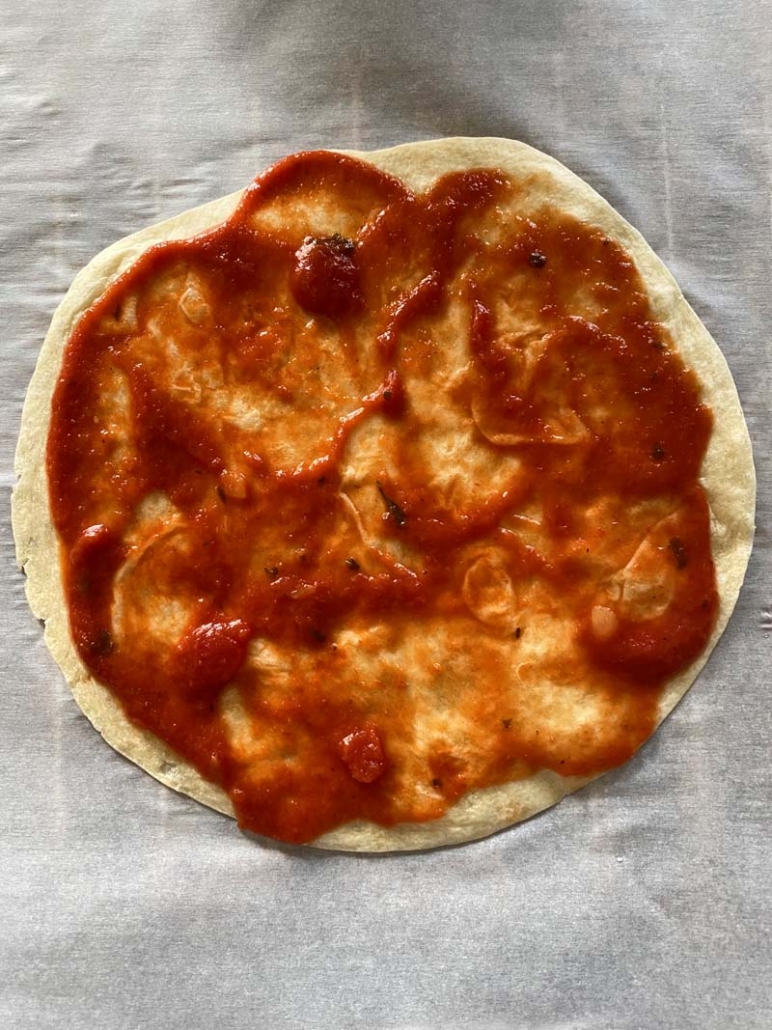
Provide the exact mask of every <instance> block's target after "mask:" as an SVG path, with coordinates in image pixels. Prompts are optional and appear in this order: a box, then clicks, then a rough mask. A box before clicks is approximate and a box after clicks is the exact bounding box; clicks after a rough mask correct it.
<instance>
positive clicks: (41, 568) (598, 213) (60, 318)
mask: <svg viewBox="0 0 772 1030" xmlns="http://www.w3.org/2000/svg"><path fill="white" fill-rule="evenodd" d="M349 153H351V154H352V156H355V157H359V158H361V159H363V160H366V161H369V162H371V163H372V164H374V165H377V166H378V167H379V168H381V169H383V170H385V171H388V172H390V173H391V174H393V175H396V176H397V177H399V178H401V179H402V180H403V181H405V182H406V183H407V184H408V185H409V186H410V187H411V188H413V189H415V190H423V189H426V188H427V187H428V186H429V185H430V184H431V183H432V182H433V181H434V180H435V179H436V178H437V177H439V176H440V175H442V174H445V173H446V172H449V171H454V170H460V169H463V168H470V167H498V168H500V169H501V170H502V171H504V172H505V173H510V174H516V175H527V174H528V173H529V172H541V173H544V172H548V173H549V176H550V191H549V197H550V199H551V201H552V202H553V203H555V204H557V205H558V206H560V207H562V208H563V209H564V210H567V211H570V212H571V213H572V214H573V215H575V216H576V217H578V218H581V219H583V220H585V221H586V222H588V223H591V224H594V225H597V226H598V227H599V228H601V229H602V230H603V231H604V232H606V233H607V234H608V235H609V236H611V237H612V238H614V239H616V240H618V241H619V242H620V243H621V244H622V246H623V247H624V248H625V249H626V250H627V251H628V253H630V254H631V256H632V257H633V259H634V260H635V263H636V265H637V267H638V269H639V271H640V273H641V275H642V277H643V279H644V281H645V283H646V285H647V288H648V291H649V297H650V301H651V303H652V306H653V309H654V311H655V314H656V315H657V317H658V318H659V320H660V321H661V322H662V323H663V324H664V325H665V326H666V328H667V329H668V331H669V332H670V334H671V336H672V337H673V339H674V340H675V341H677V343H678V348H679V351H680V353H681V354H682V356H683V358H684V360H685V362H686V364H687V365H689V366H690V367H691V368H693V369H694V371H695V372H696V373H697V375H698V376H699V378H700V380H701V382H702V384H703V387H704V389H705V394H706V399H707V401H708V403H709V404H710V406H711V408H712V410H713V413H714V423H715V424H714V430H713V435H712V438H711V442H710V445H709V448H708V452H707V455H706V458H705V462H704V465H703V470H702V477H701V481H702V483H703V486H704V487H705V489H706V492H707V495H708V499H709V503H710V508H711V516H712V517H711V544H712V548H713V557H714V561H715V565H716V576H717V584H718V592H719V598H720V608H719V616H718V620H717V624H716V627H715V629H714V631H713V634H712V636H711V639H710V641H709V643H708V646H707V647H706V649H705V651H704V653H703V654H702V655H701V656H700V658H699V659H698V660H697V661H696V662H695V663H694V664H693V665H692V666H690V667H689V668H688V669H686V670H685V671H684V672H682V673H681V674H680V675H679V676H677V677H675V678H674V679H673V680H672V681H671V683H670V684H669V685H668V687H667V688H666V690H665V693H664V695H663V698H662V702H661V708H660V722H661V721H662V719H664V718H665V717H666V716H667V714H668V713H669V712H670V711H671V710H672V709H673V708H674V707H675V705H676V704H677V703H678V701H679V700H680V699H681V698H682V697H683V695H684V694H685V693H686V691H687V690H688V689H689V687H690V686H691V684H692V683H693V681H694V679H695V678H696V676H697V674H698V673H699V671H700V669H701V668H702V667H703V665H704V664H705V662H706V661H707V659H708V657H709V655H710V652H711V651H712V649H713V647H714V646H715V645H716V643H717V642H718V639H719V638H720V636H721V634H722V632H723V630H724V628H725V626H726V624H727V622H728V620H729V617H730V615H731V613H732V611H733V609H734V607H735V604H736V601H737V597H738V594H739V591H740V587H741V585H742V581H743V578H744V576H745V570H746V567H747V563H748V558H749V556H750V551H751V547H752V542H753V531H754V511H755V490H756V481H755V470H754V466H753V458H752V451H751V443H750V437H749V435H748V430H747V427H746V424H745V420H744V417H743V414H742V409H741V406H740V401H739V397H738V395H737V390H736V387H735V384H734V381H733V380H732V376H731V373H730V371H729V368H728V366H727V363H726V360H725V358H724V356H723V354H722V353H721V351H720V350H719V348H718V346H717V345H716V343H715V342H714V340H713V339H712V337H711V336H710V334H709V333H708V331H707V330H706V329H705V327H704V326H703V325H702V323H701V322H700V320H699V318H698V317H697V315H696V314H695V313H694V311H693V310H692V308H691V307H690V306H689V304H688V303H687V301H686V300H685V298H684V297H683V294H682V293H681V291H680V289H679V287H678V285H677V284H676V282H675V280H674V279H673V277H672V275H671V274H670V272H669V271H668V270H667V269H666V267H665V266H664V264H663V263H662V262H661V261H660V260H659V258H658V257H657V256H656V255H655V254H654V252H653V251H652V250H651V248H650V247H649V245H648V244H647V243H646V242H645V240H644V239H643V237H642V236H641V235H640V233H638V232H637V230H635V229H634V228H633V227H632V226H631V225H629V224H628V223H627V222H626V221H625V219H624V218H622V216H621V215H620V214H618V213H617V212H616V211H615V210H614V209H613V208H612V207H611V206H610V205H609V204H608V203H607V202H606V201H605V200H604V199H603V198H602V197H600V195H599V194H597V193H596V192H595V191H594V190H593V189H592V187H590V186H589V185H588V184H587V183H585V182H584V181H583V180H582V179H580V178H579V177H578V176H576V175H574V174H573V173H572V172H570V171H569V170H568V169H567V168H565V167H564V166H563V165H561V164H560V163H559V162H557V161H555V160H554V159H553V158H550V157H548V156H547V155H545V154H542V153H540V152H539V151H537V150H534V149H532V148H531V147H528V146H527V145H525V144H523V143H518V142H515V141H512V140H505V139H495V138H482V139H467V138H452V139H444V140H434V141H429V142H425V143H411V144H405V145H403V146H399V147H394V148H391V149H389V150H383V151H377V152H374V153H369V154H367V153H356V152H349ZM241 195H242V194H241V192H239V193H235V194H231V195H230V196H228V197H223V198H221V199H219V200H216V201H213V202H211V203H209V204H205V205H203V206H202V207H198V208H195V209H193V210H191V211H186V212H183V213H182V214H180V215H178V216H176V217H174V218H171V219H168V220H166V221H164V222H161V223H159V224H157V225H154V226H151V227H149V228H147V229H144V230H142V231H141V232H138V233H135V234H133V235H131V236H129V237H126V238H125V239H122V240H119V241H117V242H116V243H114V244H112V245H111V246H110V247H108V248H107V249H106V250H104V251H102V252H101V253H100V254H98V255H97V256H96V257H95V258H94V259H93V260H92V261H91V262H89V264H88V265H87V266H86V267H85V268H84V269H83V270H82V271H81V272H80V273H79V274H78V276H77V277H76V278H75V280H74V282H73V284H72V286H71V287H70V289H69V291H68V292H67V294H66V296H65V297H64V299H63V301H62V303H61V304H60V306H59V308H58V309H57V311H56V313H55V315H54V318H53V321H52V324H51V327H50V329H49V331H48V334H47V336H46V339H45V342H44V344H43V348H42V350H41V353H40V357H39V360H38V363H37V367H36V369H35V373H34V375H33V378H32V380H31V383H30V386H29V390H28V393H27V398H26V401H25V405H24V411H23V415H22V424H21V431H20V436H19V442H18V446H17V451H16V461H15V470H16V475H17V477H18V482H17V485H16V487H15V489H14V494H13V509H12V510H13V531H14V538H15V541H16V549H17V550H16V554H17V561H18V563H19V565H20V567H21V568H22V569H23V570H24V571H25V573H26V577H27V580H26V592H27V597H28V600H29V603H30V607H31V608H32V610H33V612H34V614H35V615H36V616H37V617H38V618H39V619H41V620H42V621H43V622H44V623H45V640H46V644H47V646H48V648H49V650H50V652H51V654H52V655H53V657H54V659H55V660H56V662H57V664H58V665H59V666H60V668H61V669H62V672H63V673H64V676H65V678H66V680H67V682H68V684H69V685H70V688H71V690H72V693H73V695H74V697H75V700H76V701H77V703H78V705H79V706H80V708H81V710H82V711H83V713H84V714H85V715H86V717H87V718H88V719H89V720H90V722H91V723H92V724H93V725H94V727H95V728H96V729H97V730H98V731H99V732H100V733H101V734H102V736H103V737H104V739H105V740H106V741H107V743H109V744H110V745H111V746H112V747H113V748H115V750H117V751H119V752H120V753H121V754H123V755H125V756H126V757H127V758H129V759H130V760H131V761H132V762H134V763H135V764H137V765H139V766H140V767H141V768H142V769H144V770H145V771H146V772H148V773H150V775H151V776H153V777H155V778H156V779H158V780H160V781H161V782H162V783H164V784H166V785H167V786H169V787H172V788H173V789H174V790H177V791H180V792H181V793H184V794H187V795H189V796H190V797H192V798H195V799H196V800H198V801H200V802H202V803H203V804H205V805H207V806H209V807H211V808H214V809H216V810H217V811H220V812H223V813H225V814H227V815H231V816H232V815H233V809H232V806H231V804H230V800H229V798H228V797H227V795H226V794H225V792H224V791H223V790H222V789H221V788H219V787H218V786H216V785H214V784H212V783H209V782H208V781H206V780H204V779H203V778H202V777H201V776H200V775H199V774H198V773H197V772H196V770H195V769H193V768H192V767H191V766H190V765H188V764H187V763H185V762H184V761H182V760H181V759H180V758H179V756H177V755H176V754H175V753H174V752H172V751H171V750H170V749H169V748H168V747H167V746H166V745H165V744H163V743H162V742H161V741H160V740H158V739H157V738H156V737H154V736H153V735H151V734H149V733H146V732H144V731H141V730H138V729H137V728H136V727H135V726H134V725H133V724H132V723H130V722H129V721H128V719H127V718H126V717H125V715H124V714H123V711H122V709H121V707H120V705H119V704H118V703H117V702H116V701H115V700H114V699H113V697H112V695H111V694H110V693H109V691H108V690H107V689H106V688H105V687H103V686H102V685H101V684H99V683H98V682H97V681H95V680H94V679H93V678H92V677H91V676H90V674H89V673H88V671H87V670H86V668H85V667H84V665H83V664H82V662H81V661H80V659H79V657H78V655H77V653H76V650H75V647H74V644H73V642H72V639H71V636H70V632H69V625H68V618H67V609H66V603H65V598H64V593H63V589H62V584H61V580H60V576H59V553H58V541H57V539H56V534H55V531H54V529H53V526H52V524H51V518H50V511H49V502H48V489H47V482H46V475H45V449H46V439H47V436H48V426H49V421H50V402H51V397H52V394H53V390H54V387H55V384H56V381H57V378H58V375H59V370H60V367H61V361H62V355H63V353H64V348H65V346H66V343H67V340H68V339H69V336H70V334H71V332H72V329H73V327H74V325H75V323H76V321H77V319H78V318H79V316H80V315H81V314H82V313H83V312H84V311H85V310H87V309H88V308H89V307H90V306H91V304H93V303H94V301H95V300H96V299H97V298H98V297H99V296H100V295H101V294H102V293H103V292H104V290H105V289H106V288H107V286H108V285H109V283H110V282H111V281H112V280H113V279H114V278H116V277H117V276H118V275H119V274H120V273H121V272H123V271H125V270H126V269H127V268H128V267H129V266H130V265H131V264H132V263H133V262H134V261H135V260H136V259H137V258H138V257H139V255H140V254H141V253H142V252H143V251H144V250H145V249H147V248H148V247H150V246H152V245H154V244H156V243H159V242H163V241H165V240H169V239H175V238H176V239H183V238H188V237H191V236H194V235H197V234H199V233H201V232H203V231H205V230H206V229H209V228H211V227H212V226H214V225H216V224H218V223H219V222H221V221H223V220H224V219H225V218H227V217H228V216H229V215H230V214H231V212H232V211H233V210H234V209H235V207H236V205H237V203H238V201H239V199H240V197H241ZM545 199H546V198H545ZM594 778H596V777H571V778H566V777H561V776H559V775H557V774H555V773H552V772H550V771H544V772H541V773H538V774H537V775H535V776H533V777H531V778H529V779H526V780H520V781H515V782H514V783H510V784H506V785H503V786H497V787H490V788H487V789H485V790H480V791H476V792H473V793H471V794H469V795H467V796H466V797H464V798H463V799H462V800H461V801H460V802H458V803H457V804H456V805H455V806H454V807H453V808H452V809H451V810H450V811H449V812H448V813H446V815H445V816H443V817H442V818H441V819H439V820H437V821H435V822H431V823H421V824H410V825H408V824H402V825H399V826H395V827H391V828H385V827H381V826H377V825H375V824H371V823H365V822H354V823H349V824H347V825H345V826H342V827H339V828H338V829H336V830H334V831H332V832H331V833H328V834H325V835H324V836H323V837H321V838H319V839H318V840H316V841H314V842H313V844H314V845H315V846H317V847H321V848H328V849H337V850H345V851H359V852H379V851H404V850H416V849H421V848H430V847H439V846H442V845H448V844H456V843H461V842H464V841H469V840H474V839H476V838H480V837H484V836H487V835H489V834H491V833H494V832H495V831H497V830H500V829H502V828H504V827H506V826H509V825H511V824H513V823H516V822H520V821H522V820H524V819H527V818H529V817H530V816H532V815H535V814H536V813H537V812H540V811H542V810H543V809H545V808H548V807H550V806H551V805H553V804H555V803H556V802H557V801H559V800H560V799H561V798H562V797H563V796H565V795H566V794H568V793H570V792H572V791H574V790H577V789H578V788H580V787H581V786H583V785H585V784H586V783H588V782H589V781H590V780H591V779H594Z"/></svg>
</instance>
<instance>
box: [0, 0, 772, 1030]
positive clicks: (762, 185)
mask: <svg viewBox="0 0 772 1030" xmlns="http://www.w3.org/2000/svg"><path fill="white" fill-rule="evenodd" d="M770 54H772V6H771V5H770V4H769V3H768V2H758V0H736V2H726V3H722V2H716V3H707V2H703V3H694V2H686V3H680V4H679V3H672V2H671V0H622V2H617V3H612V2H606V3H604V2H598V0H579V2H571V0H566V2H560V3H550V2H547V0H533V2H511V0H476V2H475V0H466V2H464V3H459V4H454V3H443V2H441V0H427V2H424V3H420V2H419V3H414V2H409V0H393V2H388V0H361V2H359V3H349V4H346V3H343V2H316V3H312V2H308V3H306V4H303V3H296V2H277V3H257V2H255V3H249V2H247V0H241V2H237V0H202V2H199V3H195V2H194V0H167V2H166V3H164V4H160V3H153V2H151V0H133V2H132V3H131V4H129V3H126V2H125V0H121V2H118V0H108V2H105V3H99V4H95V3H87V2H86V0H69V2H68V3H66V4H60V3H54V2H53V0H40V2H37V3H34V4H31V3H29V2H28V0H3V5H2V15H1V17H0V326H1V327H2V328H1V331H0V354H1V356H2V404H1V405H0V487H1V496H0V541H2V561H1V563H0V591H1V594H0V604H1V605H2V609H1V611H2V618H3V622H4V633H3V634H2V637H1V638H0V669H1V670H2V690H1V691H0V776H1V777H2V781H1V782H0V790H2V794H1V795H0V797H1V798H2V800H1V801H0V1028H2V1030H6V1028H7V1030H11V1028H13V1030H41V1028H49V1027H51V1028H57V1030H58V1028H72V1030H81V1028H83V1030H86V1028H88V1030H92V1028H97V1027H98V1028H100V1030H135V1028H136V1030H139V1028H142V1030H146V1028H147V1030H156V1028H164V1030H199V1028H201V1030H204V1028H206V1030H210V1028H212V1027H215V1028H217V1030H231V1028H239V1030H240V1028H242V1027H243V1028H252V1027H256V1026H259V1027H267V1028H272V1030H273V1028H276V1030H281V1028H295V1027H314V1028H316V1027H319V1028H325V1030H326V1028H331V1030H332V1028H335V1030H339V1028H347V1027H358V1026H367V1027H369V1028H376V1027H378V1028H380V1027H384V1028H385V1027H389V1028H391V1027H394V1028H425V1027H426V1028H429V1027H431V1028H435V1027H436V1028H443V1030H445V1028H448V1030H450V1028H475V1030H477V1028H479V1030H496V1028H499V1027H501V1028H504V1027H506V1028H510V1027H517V1028H520V1027H522V1028H527V1030H542V1028H545V1030H546V1028H550V1030H551V1028H555V1030H557V1028H566V1030H584V1028H593V1030H595V1028H609V1030H628V1028H630V1030H638V1028H660V1027H661V1028H673V1030H688V1028H695V1030H696V1028H701V1030H702V1028H711V1030H713V1028H715V1030H724V1028H728V1027H738V1028H742V1030H751V1028H759V1030H766V1028H768V1027H770V1026H771V1025H772V941H771V940H770V917H771V916H772V901H771V900H770V899H771V897H772V857H771V856H772V846H771V844H770V831H771V830H772V817H771V816H770V803H771V801H772V775H771V774H770V753H771V750H772V748H771V745H772V706H770V681H772V675H771V674H770V668H771V667H772V661H771V660H770V659H771V658H772V653H771V652H772V647H771V646H770V645H771V643H772V575H771V574H770V542H769V529H770V501H771V500H772V498H771V496H770V477H769V473H770V451H771V450H772V430H771V428H770V418H769V411H770V400H771V393H772V389H771V384H772V353H771V347H770V325H772V290H771V289H770V283H771V282H772V234H771V221H770V202H771V200H772V198H771V196H770V192H771V184H772V169H771V168H770V162H771V160H772V60H771V59H770ZM456 134H462V135H501V136H508V137H512V138H516V139H522V140H524V141H525V142H527V143H530V144H531V145H533V146H536V147H539V148H541V149H543V150H545V151H547V152H548V153H551V154H552V155H553V156H555V157H557V158H558V159H560V160H562V161H563V162H564V163H566V164H567V165H569V167H571V168H572V169H573V170H574V171H575V172H577V173H578V174H579V175H581V176H583V177H584V178H585V179H587V181H588V182H589V183H590V184H591V185H593V186H594V187H595V188H596V189H598V190H599V191H600V192H601V193H603V194H604V195H605V196H606V197H607V199H608V200H610V201H611V203H612V204H614V206H615V207H617V208H618V209H619V210H620V211H621V213H622V214H623V215H624V216H625V217H626V218H628V219H629V220H630V221H631V222H632V223H633V224H634V225H636V226H637V228H639V229H640V230H641V231H642V232H643V234H644V235H645V236H646V237H647V239H648V240H649V242H650V243H651V244H652V246H653V247H654V248H655V250H656V251H657V252H658V253H659V255H660V256H661V257H662V258H663V259H664V260H665V262H666V263H667V264H668V265H669V266H670V268H671V270H672V271H673V272H674V274H675V276H676V278H677V279H678V280H679V282H680V283H681V286H682V287H683V289H684V291H685V293H686V296H687V298H688V299H689V300H690V302H691V303H692V304H693V305H694V307H695V308H696V309H697V311H698V313H699V314H700V315H701V317H702V318H703V320H704V321H705V323H706V324H707V326H708V328H709V329H710V331H711V332H712V333H713V335H714V336H715V338H716V340H717V341H718V342H719V344H720V346H721V347H722V349H723V350H724V352H725V354H726V356H727V359H728V361H729V364H730V366H731V368H732V370H733V373H734V375H735V378H736V381H737V384H738V388H739V391H740V396H741V398H742V400H743V403H744V406H745V409H746V413H747V416H748V422H749V426H750V429H751V435H752V436H753V438H754V444H755V454H756V463H757V470H758V473H759V506H758V514H757V522H758V526H759V530H758V533H757V541H756V549H755V552H754V555H753V557H752V559H751V565H750V569H749V574H748V579H747V582H746V586H745V588H744V590H743V593H742V594H741V597H740V602H739V605H738V608H737V612H736V614H735V617H734V619H733V621H732V623H731V624H730V626H729V629H728V631H727V633H726V635H725V637H724V639H723V640H722V642H721V644H720V645H719V647H718V649H717V651H716V652H715V654H714V655H713V657H712V658H711V660H710V662H709V664H708V666H707V668H706V669H705V671H704V672H703V673H702V675H701V676H700V678H699V680H698V681H697V683H696V684H695V686H694V687H693V688H692V691H691V692H690V694H689V695H688V696H687V698H686V700H685V701H684V702H683V703H682V704H681V705H680V707H679V708H678V709H677V711H676V712H675V713H674V715H673V716H671V717H670V719H669V720H668V721H667V722H666V723H665V724H664V726H663V727H662V728H661V730H660V731H659V733H658V734H657V735H656V737H655V738H654V739H653V740H652V741H651V742H650V743H649V744H648V745H647V746H646V747H644V749H643V750H642V752H641V753H640V754H639V755H638V756H637V757H636V758H635V759H634V760H633V761H632V762H631V763H630V764H629V765H627V766H626V767H624V768H623V769H621V770H618V771H617V772H615V773H613V774H611V775H609V776H607V777H605V778H604V779H602V780H601V781H599V782H598V783H597V784H595V785H593V786H590V787H589V788H587V789H586V790H584V791H583V792H581V793H579V794H578V795H575V796H573V797H571V798H569V799H567V800H566V801H564V802H562V803H561V804H560V805H559V806H558V807H557V808H556V809H553V810H551V811H549V812H547V813H546V814H545V815H543V816H540V817H537V818H536V819H533V820H532V821H531V822H529V823H527V824H524V825H522V826H520V827H515V828H514V829H512V830H509V831H507V832H505V833H502V834H499V835H498V836H496V837H493V838H490V839H488V840H486V841H484V842H481V843H477V844H472V845H467V846H464V847H462V848H457V849H447V850H444V851H438V852H433V853H427V854H416V855H409V856H392V857H386V858H355V857H350V856H343V855H330V854H320V853H315V852H310V851H303V850H299V849H292V848H284V847H279V846H271V845H266V844H264V843H260V842H257V841H255V840H254V839H250V838H248V837H246V836H244V835H242V834H240V833H239V832H238V830H237V829H236V827H235V824H234V823H232V822H230V821H229V820H226V819H225V818H222V817H220V816H217V815H216V814H214V813H212V812H210V811H208V810H206V809H204V808H202V807H200V806H199V805H197V804H196V803H195V802H193V801H190V800H188V799H186V798H183V797H179V796H177V795H175V794H173V793H172V792H171V791H169V790H167V789H165V788H164V787H162V786H160V785H159V784H157V783H156V782H155V781H153V780H151V779H150V778H149V777H148V776H146V775H145V774H143V773H142V772H140V771H139V770H138V769H136V768H135V767H134V766H132V765H130V764H129V763H128V762H126V761H125V760H123V759H122V758H120V757H119V756H118V755H117V754H115V753H114V752H113V751H111V750H110V749H109V748H108V747H107V746H106V745H105V744H103V743H102V741H101V740H100V738H99V737H98V735H97V734H96V733H95V732H94V731H93V730H92V729H91V727H90V726H89V725H88V723H87V722H86V720H85V719H84V718H83V716H81V715H80V713H79V711H78V709H77V708H76V706H75V704H74V702H73V701H72V700H71V698H70V696H69V693H68V691H67V688H66V687H65V684H64V682H63V679H62V677H61V675H60V673H59V671H58V669H57V668H56V667H55V665H54V663H53V661H52V660H51V659H50V658H49V656H48V654H47V652H46V651H45V648H44V646H43V642H42V633H41V630H40V627H39V626H38V624H37V623H36V621H35V620H34V618H33V617H32V615H31V614H30V612H29V609H28V607H27V604H26V601H25V598H24V592H23V577H22V575H21V574H20V573H19V572H18V571H17V569H16V567H15V562H14V554H13V542H12V537H11V531H10V510H9V508H10V491H11V487H12V484H13V471H12V468H13V449H14V446H15V439H16V434H17V431H18V423H19V417H20V413H21V405H22V402H23V397H24V391H25V389H26V385H27V382H28V380H29V377H30V375H31V373H32V369H33V367H34V364H35V360H36V356H37V351H38V348H39V346H40V343H41V341H42V338H43V336H44V334H45V330H46V328H47V325H48V322H49V321H50V318H51V315H52V313H53V310H54V308H55V306H56V304H57V303H58V301H59V300H60V299H61V296H62V295H63V293H64V291H65V289H66V287H67V286H68V284H69V282H70V281H71V279H72V278H73V276H74V275H75V273H76V272H77V271H78V270H79V268H80V267H81V266H82V265H83V264H85V262H86V261H87V260H88V259H89V258H90V257H91V256H92V255H93V254H94V253H96V252H97V251H98V250H99V249H101V248H102V247H104V246H106V245H107V244H108V243H111V242H112V241H113V240H115V239H117V238H118V237H120V236H123V235H126V234H127V233H129V232H131V231H133V230H135V229H139V228H141V227H143V226H144V225H147V224H150V223H152V222H154V221H158V220H159V219H161V218H164V217H168V216H170V215H173V214H176V213H177V212H179V211H182V210H184V209H186V208H188V207H192V206H193V205H195V204H199V203H202V202H204V201H206V200H210V199H213V198H215V197H219V196H222V195H224V194H225V193H228V192H230V191H232V190H235V189H238V188H239V187H241V186H243V185H245V184H246V183H247V182H248V181H249V180H250V179H251V178H252V177H253V176H254V175H255V174H257V172H259V171H260V170H262V169H263V168H264V167H265V166H266V165H267V164H268V163H270V162H271V161H273V160H275V159H277V158H279V157H281V156H283V155H284V154H286V153H289V152H292V151H295V150H299V149H303V148H307V147H316V146H325V145H326V146H337V147H348V148H363V149H367V148H375V147H381V146H387V145H390V144H393V143H398V142H405V141H409V140H414V139H428V138H432V137H436V136H445V135H456Z"/></svg>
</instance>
